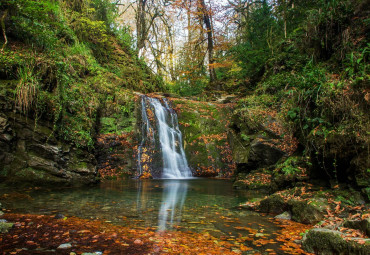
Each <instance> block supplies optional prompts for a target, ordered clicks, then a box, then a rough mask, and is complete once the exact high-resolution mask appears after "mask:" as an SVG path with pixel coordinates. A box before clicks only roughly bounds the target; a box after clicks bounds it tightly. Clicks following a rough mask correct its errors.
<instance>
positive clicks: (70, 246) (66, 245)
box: [57, 243, 72, 249]
mask: <svg viewBox="0 0 370 255" xmlns="http://www.w3.org/2000/svg"><path fill="white" fill-rule="evenodd" d="M70 248H72V244H70V243H64V244H61V245H59V246H58V248H57V249H70Z"/></svg>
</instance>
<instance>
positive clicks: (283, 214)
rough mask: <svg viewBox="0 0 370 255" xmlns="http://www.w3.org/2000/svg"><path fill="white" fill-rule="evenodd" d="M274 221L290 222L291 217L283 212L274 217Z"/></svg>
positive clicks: (288, 213)
mask: <svg viewBox="0 0 370 255" xmlns="http://www.w3.org/2000/svg"><path fill="white" fill-rule="evenodd" d="M275 219H279V220H291V219H292V215H291V214H290V212H283V213H282V214H279V215H276V216H275Z"/></svg>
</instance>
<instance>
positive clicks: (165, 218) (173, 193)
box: [158, 180, 188, 231]
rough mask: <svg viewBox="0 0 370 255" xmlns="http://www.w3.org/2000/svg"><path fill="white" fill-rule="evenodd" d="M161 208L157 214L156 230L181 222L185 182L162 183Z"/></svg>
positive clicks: (186, 186) (185, 188)
mask: <svg viewBox="0 0 370 255" xmlns="http://www.w3.org/2000/svg"><path fill="white" fill-rule="evenodd" d="M163 186H164V189H163V194H162V203H161V208H160V210H159V214H158V230H159V231H161V230H166V229H167V228H171V227H172V226H173V224H174V223H178V222H180V220H181V214H182V208H183V206H184V203H185V199H186V194H187V191H188V183H187V181H180V180H167V181H165V182H164V183H163Z"/></svg>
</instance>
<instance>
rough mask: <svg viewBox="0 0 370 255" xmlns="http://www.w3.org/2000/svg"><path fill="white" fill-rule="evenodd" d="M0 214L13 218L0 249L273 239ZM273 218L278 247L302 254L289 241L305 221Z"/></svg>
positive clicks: (191, 245)
mask: <svg viewBox="0 0 370 255" xmlns="http://www.w3.org/2000/svg"><path fill="white" fill-rule="evenodd" d="M5 218H6V219H7V220H8V221H11V222H15V224H14V227H13V228H12V229H11V230H10V231H9V232H8V233H6V234H3V235H2V236H1V237H0V240H1V242H0V251H1V252H2V254H30V253H31V254H54V253H57V254H81V253H84V252H85V253H88V252H91V253H92V252H102V253H103V254H164V253H169V254H240V253H241V252H246V251H250V250H253V249H252V248H250V247H247V246H245V245H244V244H243V243H244V242H245V241H250V242H252V243H253V245H254V246H256V247H263V246H265V245H267V244H271V243H276V241H275V240H271V239H269V238H268V237H267V236H266V235H263V233H260V235H258V234H257V233H258V231H256V230H254V229H252V228H248V227H239V229H241V228H242V229H245V230H246V233H248V234H247V235H245V236H239V237H224V238H220V239H216V238H215V237H212V236H211V235H210V234H208V233H190V232H181V231H166V232H161V231H156V230H155V229H153V228H146V229H132V228H128V227H121V226H114V225H111V224H109V223H106V222H104V221H97V220H94V221H90V220H84V219H79V218H76V217H71V218H67V217H65V218H61V219H57V217H54V216H45V215H23V214H22V215H20V214H12V213H10V214H7V215H6V217H5ZM271 220H272V219H271ZM275 221H276V220H275ZM277 223H278V224H280V225H281V226H282V227H283V228H282V230H281V231H278V233H276V234H277V238H276V240H278V241H279V242H282V245H281V246H280V248H279V249H280V251H281V252H287V253H289V254H307V253H304V252H303V250H301V248H300V247H299V245H298V244H296V243H295V242H293V241H294V240H296V239H300V238H301V237H300V233H302V232H304V231H305V230H306V229H308V228H309V226H307V225H303V224H299V223H293V222H290V221H284V220H281V221H277ZM262 232H263V231H262ZM256 236H257V237H258V238H256ZM63 244H64V248H63V246H61V245H63ZM58 247H59V248H58ZM264 251H265V253H264V254H271V255H273V254H277V253H276V251H274V250H272V249H265V250H264ZM253 254H261V253H257V252H255V253H253Z"/></svg>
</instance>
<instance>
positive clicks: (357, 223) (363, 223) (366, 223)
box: [343, 218, 370, 236]
mask: <svg viewBox="0 0 370 255" xmlns="http://www.w3.org/2000/svg"><path fill="white" fill-rule="evenodd" d="M343 226H344V227H346V228H353V229H358V230H361V231H362V232H364V233H365V234H366V235H367V236H370V218H367V219H363V220H346V221H345V222H344V223H343Z"/></svg>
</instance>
